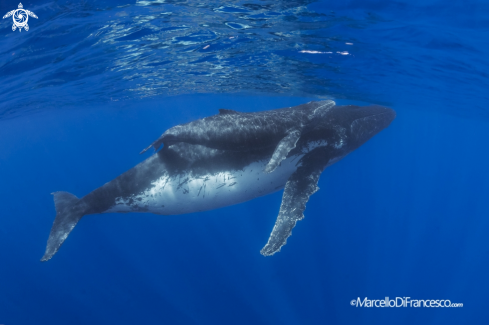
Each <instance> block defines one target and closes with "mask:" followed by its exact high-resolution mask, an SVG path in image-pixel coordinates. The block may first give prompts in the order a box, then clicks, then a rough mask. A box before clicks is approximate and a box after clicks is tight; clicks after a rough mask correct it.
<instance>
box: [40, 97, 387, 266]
mask: <svg viewBox="0 0 489 325" xmlns="http://www.w3.org/2000/svg"><path fill="white" fill-rule="evenodd" d="M394 118H395V112H394V111H393V110H391V109H389V108H386V107H382V106H364V107H360V106H352V105H349V106H336V105H335V103H334V102H333V101H329V100H328V101H319V102H309V103H307V104H303V105H299V106H295V107H288V108H283V109H277V110H271V111H263V112H256V113H240V112H236V111H233V110H227V109H226V110H224V109H221V110H220V112H219V114H218V115H214V116H210V117H207V118H203V119H200V120H196V121H193V122H190V123H187V124H182V125H177V126H175V127H173V128H171V129H169V130H167V131H166V132H164V133H163V135H162V136H161V137H160V138H158V139H157V140H156V141H155V142H153V144H152V145H151V146H150V147H154V148H155V149H158V148H159V147H160V146H161V145H163V146H164V148H163V149H162V150H160V151H157V152H156V153H155V154H154V155H152V156H151V157H149V158H148V159H146V160H145V161H143V162H141V163H140V164H138V165H137V166H135V167H133V168H132V169H130V170H128V171H127V172H125V173H123V174H121V175H120V176H118V177H117V178H115V179H114V180H112V181H110V182H108V183H106V184H105V185H103V186H101V187H99V188H97V189H95V190H94V191H92V192H90V193H89V194H87V195H86V196H84V197H82V198H80V199H78V198H77V197H75V196H74V195H72V194H69V193H66V192H56V193H53V195H54V201H55V206H56V218H55V220H54V223H53V226H52V229H51V233H50V235H49V238H48V243H47V247H46V252H45V254H44V256H43V258H42V261H47V260H49V259H50V258H51V257H52V256H53V255H54V254H55V253H56V252H57V251H58V249H59V248H60V246H61V245H62V244H63V242H64V241H65V240H66V238H67V237H68V235H69V233H70V232H71V231H72V230H73V228H74V227H75V226H76V224H77V223H78V222H79V220H80V219H81V218H82V217H83V216H84V215H88V214H99V213H109V212H123V213H125V212H151V213H155V214H163V215H172V214H183V213H191V212H197V211H204V210H212V209H217V208H220V207H224V206H228V205H233V204H237V203H240V202H244V201H247V200H251V199H253V198H255V197H258V196H263V195H267V194H269V193H272V192H275V191H278V190H281V189H283V188H284V187H285V190H284V193H283V197H282V204H281V206H280V212H279V215H278V218H277V221H276V223H275V226H274V228H273V231H272V233H271V235H270V238H269V240H268V243H267V244H266V246H265V247H264V248H263V249H262V251H261V253H262V254H263V255H266V256H268V255H272V254H274V253H276V252H278V251H280V249H281V247H282V246H283V245H284V244H285V242H286V240H287V238H288V237H289V236H290V234H291V232H292V228H293V227H294V226H295V224H296V222H297V221H298V220H301V219H302V218H303V217H304V216H303V212H304V210H305V207H306V203H307V201H308V200H309V197H310V196H311V195H312V194H313V193H315V192H316V191H317V190H318V187H317V183H318V180H319V177H320V175H321V173H322V171H323V170H324V169H325V168H326V167H328V166H330V165H331V164H333V163H335V162H337V161H338V160H340V159H342V158H343V157H345V156H346V155H347V154H348V153H350V152H351V151H353V150H355V149H356V148H358V147H359V146H361V145H362V144H363V143H365V142H366V141H368V140H369V139H370V138H371V137H372V136H374V135H375V134H377V133H378V132H380V131H381V130H382V129H384V128H386V127H387V126H388V125H389V124H390V123H391V122H392V120H393V119H394ZM150 147H148V149H149V148H150ZM146 150H147V149H146ZM144 151H145V150H144ZM144 151H143V152H144Z"/></svg>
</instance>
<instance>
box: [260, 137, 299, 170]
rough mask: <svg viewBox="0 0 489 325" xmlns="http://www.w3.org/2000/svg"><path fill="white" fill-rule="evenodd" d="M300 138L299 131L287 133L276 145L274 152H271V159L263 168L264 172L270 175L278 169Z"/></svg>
mask: <svg viewBox="0 0 489 325" xmlns="http://www.w3.org/2000/svg"><path fill="white" fill-rule="evenodd" d="M300 137H301V131H299V130H297V129H294V130H291V131H289V133H288V134H287V135H286V136H285V137H284V138H283V139H282V140H280V142H279V143H278V144H277V147H276V148H275V151H274V152H273V155H272V158H270V161H269V162H268V164H267V166H266V167H265V172H267V173H271V172H273V171H274V170H275V168H277V167H278V165H279V164H280V163H281V162H282V160H284V159H285V158H287V155H288V154H289V152H290V150H292V149H294V148H295V145H296V143H297V141H298V140H299V138H300Z"/></svg>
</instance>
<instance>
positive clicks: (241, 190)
mask: <svg viewBox="0 0 489 325" xmlns="http://www.w3.org/2000/svg"><path fill="white" fill-rule="evenodd" d="M301 157H302V155H300V156H294V157H290V158H288V159H286V160H284V161H282V163H281V165H280V166H279V167H278V168H277V169H276V170H275V171H273V172H272V173H265V172H264V169H265V166H266V165H267V163H268V161H267V160H262V161H258V162H253V163H252V164H250V165H248V166H246V167H245V168H244V169H243V170H233V171H225V172H220V173H216V174H208V175H203V176H202V175H201V176H198V177H196V176H195V175H192V173H187V174H181V175H179V176H176V177H175V176H173V177H170V176H169V175H168V174H166V175H163V176H162V177H160V178H159V179H156V180H154V181H153V182H152V184H151V185H152V186H151V187H150V188H148V189H146V190H145V191H144V192H141V193H138V194H135V195H133V196H131V197H129V198H122V197H118V198H116V205H115V206H114V207H112V208H111V209H109V210H107V211H105V212H106V213H109V212H136V211H138V212H151V213H155V214H183V213H191V212H197V211H205V210H212V209H217V208H221V207H224V206H228V205H233V204H237V203H241V202H245V201H248V200H251V199H253V198H256V197H258V196H263V195H267V194H270V193H272V192H275V191H278V190H280V189H282V188H283V187H284V186H285V183H286V182H287V180H288V178H289V177H290V175H291V174H292V173H293V172H294V171H295V170H296V169H297V167H298V165H297V163H298V161H299V160H300V158H301Z"/></svg>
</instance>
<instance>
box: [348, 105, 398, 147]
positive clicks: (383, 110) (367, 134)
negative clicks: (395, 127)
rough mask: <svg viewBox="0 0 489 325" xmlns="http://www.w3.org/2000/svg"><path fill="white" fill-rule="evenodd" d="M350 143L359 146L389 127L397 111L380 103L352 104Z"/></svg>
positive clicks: (349, 126) (350, 108)
mask: <svg viewBox="0 0 489 325" xmlns="http://www.w3.org/2000/svg"><path fill="white" fill-rule="evenodd" d="M348 109H349V110H350V113H349V116H350V121H347V123H349V125H348V128H349V131H350V140H351V141H350V145H351V146H353V147H355V148H357V147H359V146H361V145H362V144H364V143H365V142H367V141H368V140H369V139H370V138H372V137H373V136H374V135H376V134H377V133H379V132H380V131H382V130H383V129H385V128H386V127H388V126H389V125H390V124H391V122H392V121H393V120H394V119H395V118H396V112H395V111H394V110H393V109H391V108H388V107H384V106H379V105H370V106H350V107H349V108H348Z"/></svg>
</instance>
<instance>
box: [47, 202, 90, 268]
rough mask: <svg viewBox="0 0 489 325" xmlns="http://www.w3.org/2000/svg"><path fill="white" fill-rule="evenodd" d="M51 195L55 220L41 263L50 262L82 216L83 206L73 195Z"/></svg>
mask: <svg viewBox="0 0 489 325" xmlns="http://www.w3.org/2000/svg"><path fill="white" fill-rule="evenodd" d="M52 194H53V195H54V205H55V207H56V218H55V219H54V223H53V227H52V228H51V233H50V234H49V238H48V243H47V246H46V252H45V253H44V256H43V257H42V258H41V261H42V262H45V261H48V260H50V259H51V257H53V255H54V254H56V252H57V251H58V249H59V248H60V247H61V244H63V242H64V241H65V239H66V238H67V237H68V235H69V234H70V232H71V231H72V230H73V228H75V226H76V224H77V223H78V221H79V220H80V219H81V218H82V217H83V214H84V205H80V204H79V202H80V199H79V198H77V197H76V196H74V195H73V194H70V193H68V192H54V193H52Z"/></svg>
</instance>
